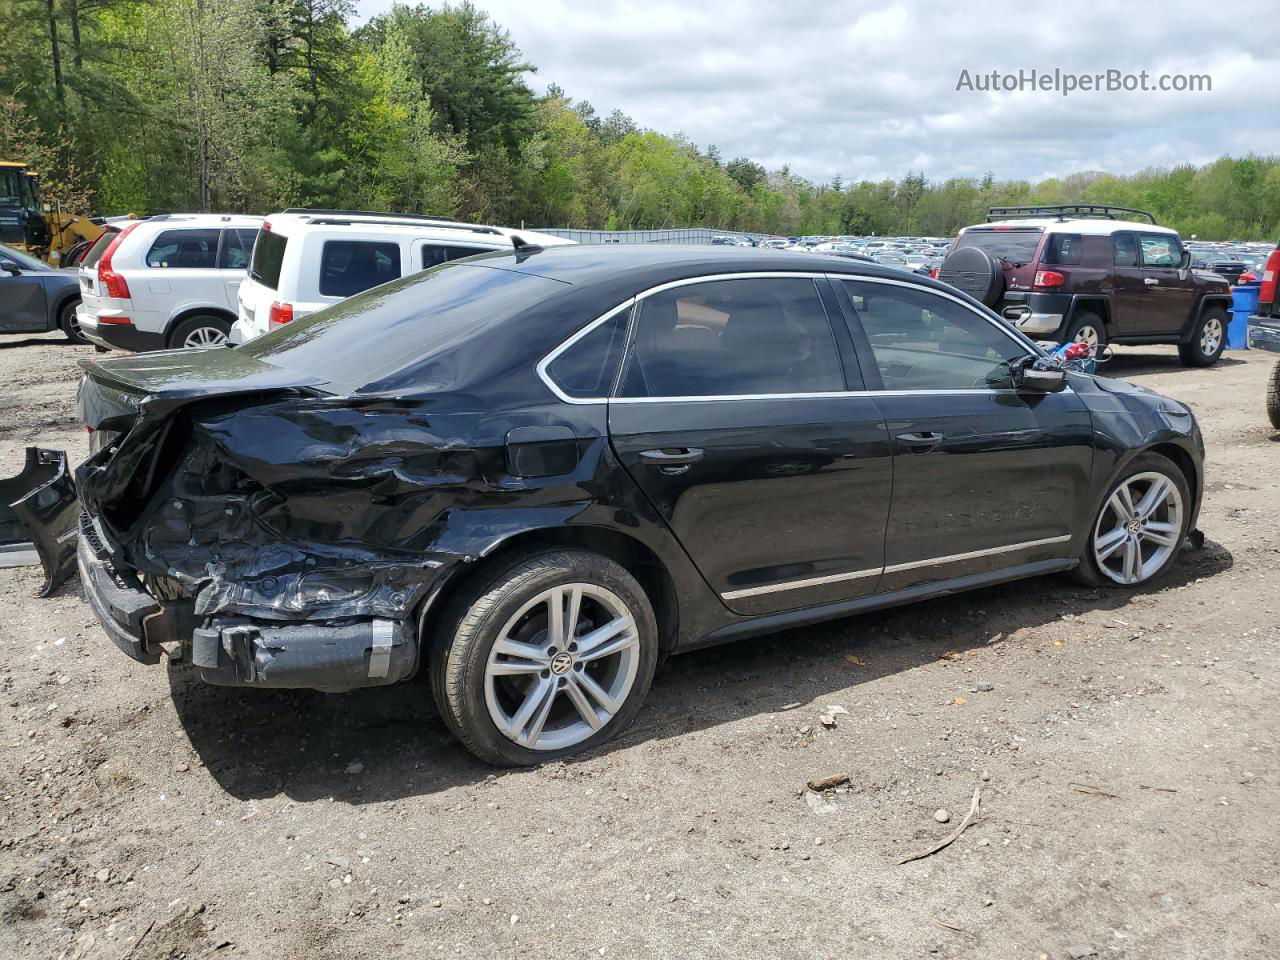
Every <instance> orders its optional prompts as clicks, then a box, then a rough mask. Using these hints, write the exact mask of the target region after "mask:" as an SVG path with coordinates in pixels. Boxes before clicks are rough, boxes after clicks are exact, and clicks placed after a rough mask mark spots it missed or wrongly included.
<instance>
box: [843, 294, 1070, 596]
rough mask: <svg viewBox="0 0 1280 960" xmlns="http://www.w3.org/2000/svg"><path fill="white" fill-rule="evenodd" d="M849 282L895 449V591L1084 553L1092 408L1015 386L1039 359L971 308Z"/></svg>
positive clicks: (857, 329) (887, 580)
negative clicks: (1021, 364)
mask: <svg viewBox="0 0 1280 960" xmlns="http://www.w3.org/2000/svg"><path fill="white" fill-rule="evenodd" d="M833 280H834V278H833ZM836 284H837V286H838V287H839V288H841V293H842V294H843V296H842V298H841V299H842V303H843V305H844V306H845V307H846V309H847V310H848V311H849V316H850V320H851V333H852V335H853V338H854V344H855V346H856V347H857V350H858V358H859V363H860V365H861V367H862V371H863V375H864V377H865V378H866V381H867V383H868V386H869V388H870V389H871V390H873V391H875V394H874V395H875V397H876V403H877V404H878V405H879V407H880V411H881V413H882V414H883V415H884V417H885V420H886V424H887V427H888V432H889V436H890V438H891V441H892V442H893V444H894V457H893V470H894V479H893V503H892V506H891V507H890V510H889V522H888V526H887V529H886V532H885V570H884V577H883V579H882V581H881V586H880V589H881V591H882V592H887V591H891V590H897V589H901V588H904V587H910V586H914V585H916V584H920V583H928V582H933V581H938V580H948V579H952V578H955V577H963V576H968V575H971V574H982V573H986V572H989V571H993V570H997V569H1001V568H1004V567H1012V566H1017V565H1022V564H1029V563H1034V562H1037V561H1041V560H1054V559H1060V558H1063V557H1068V556H1071V554H1072V540H1073V537H1075V536H1076V535H1077V534H1078V533H1079V525H1080V517H1082V516H1088V515H1090V511H1091V509H1092V506H1093V505H1092V504H1090V503H1088V502H1087V496H1088V482H1089V471H1090V466H1091V463H1092V457H1093V446H1092V428H1091V421H1090V417H1089V413H1088V409H1087V408H1086V406H1085V404H1084V402H1083V401H1081V400H1080V398H1079V397H1077V396H1076V395H1075V394H1074V393H1072V392H1071V391H1070V389H1068V390H1065V391H1063V392H1062V393H1056V394H1055V393H1051V394H1042V393H1038V394H1030V393H1019V392H1017V391H1015V390H1014V389H1012V384H1011V380H1010V375H1009V363H1010V361H1012V360H1014V359H1016V358H1017V357H1020V356H1024V355H1026V354H1027V353H1029V352H1030V349H1029V348H1028V347H1027V346H1026V345H1024V344H1023V342H1022V341H1021V340H1019V339H1018V338H1017V337H1016V336H1015V335H1014V334H1013V333H1012V332H1011V331H1008V330H1007V329H1006V328H1005V327H1004V325H1003V324H1002V323H1001V322H1000V321H999V320H998V319H996V318H994V317H992V318H988V317H987V316H985V315H984V314H981V313H979V312H978V311H977V310H975V309H974V308H971V307H970V306H968V305H967V304H965V303H963V301H960V300H959V299H954V298H951V297H948V296H946V295H945V294H942V293H938V292H935V291H933V290H930V289H927V288H923V287H919V286H915V285H912V284H904V283H900V282H896V281H890V280H872V279H869V278H862V279H858V280H844V281H836Z"/></svg>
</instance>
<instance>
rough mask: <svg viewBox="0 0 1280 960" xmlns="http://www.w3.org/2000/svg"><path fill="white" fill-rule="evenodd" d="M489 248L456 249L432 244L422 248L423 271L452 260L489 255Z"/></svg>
mask: <svg viewBox="0 0 1280 960" xmlns="http://www.w3.org/2000/svg"><path fill="white" fill-rule="evenodd" d="M488 252H490V251H489V248H488V247H485V248H481V249H477V248H476V247H454V246H449V245H448V244H432V245H430V246H424V247H423V248H422V269H423V270H430V269H431V268H432V267H438V266H440V264H442V263H448V262H449V261H450V260H461V259H462V258H463V257H474V256H475V255H476V254H477V253H488Z"/></svg>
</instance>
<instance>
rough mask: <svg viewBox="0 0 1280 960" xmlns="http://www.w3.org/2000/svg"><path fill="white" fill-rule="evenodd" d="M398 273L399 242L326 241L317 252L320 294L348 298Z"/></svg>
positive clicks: (394, 276)
mask: <svg viewBox="0 0 1280 960" xmlns="http://www.w3.org/2000/svg"><path fill="white" fill-rule="evenodd" d="M399 276H400V245H399V244H398V243H375V242H372V241H367V240H326V241H325V243H324V247H323V248H322V250H321V253H320V293H321V295H322V296H326V297H350V296H354V295H355V294H357V293H363V292H364V291H365V290H368V289H370V288H371V287H376V286H378V285H379V284H383V283H386V282H387V281H389V280H395V279H397V278H398V277H399Z"/></svg>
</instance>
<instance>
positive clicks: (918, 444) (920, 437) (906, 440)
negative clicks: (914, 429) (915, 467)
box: [898, 430, 943, 453]
mask: <svg viewBox="0 0 1280 960" xmlns="http://www.w3.org/2000/svg"><path fill="white" fill-rule="evenodd" d="M942 439H943V437H942V434H940V433H934V432H933V431H932V430H926V431H924V432H923V433H900V434H898V443H900V444H902V446H904V447H906V448H907V449H908V450H910V451H911V452H912V453H928V452H929V451H930V450H932V449H933V448H934V447H936V446H937V445H938V444H940V443H941V442H942Z"/></svg>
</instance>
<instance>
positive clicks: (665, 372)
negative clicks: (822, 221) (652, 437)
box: [619, 277, 845, 397]
mask: <svg viewBox="0 0 1280 960" xmlns="http://www.w3.org/2000/svg"><path fill="white" fill-rule="evenodd" d="M638 310H639V315H638V317H637V320H636V333H635V337H634V338H633V341H632V348H631V351H630V354H629V356H628V358H627V364H626V369H625V370H624V372H623V378H622V387H621V390H620V391H619V395H620V396H623V397H715V396H726V397H742V396H759V395H767V394H779V393H836V392H839V391H842V390H844V389H845V381H844V370H843V368H842V367H841V365H840V356H839V353H838V352H837V348H836V343H835V336H834V334H833V333H832V331H831V324H830V321H829V320H828V319H827V314H826V311H825V310H824V309H823V306H822V299H821V297H820V296H819V295H818V289H817V287H816V286H815V284H814V281H813V280H812V279H810V278H807V277H780V278H758V279H746V278H744V279H740V280H711V281H707V282H704V283H692V284H686V285H684V286H680V287H673V288H672V289H670V290H664V291H661V292H659V293H655V294H653V295H651V296H649V297H646V298H644V299H643V300H641V301H640V305H639V307H638Z"/></svg>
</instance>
